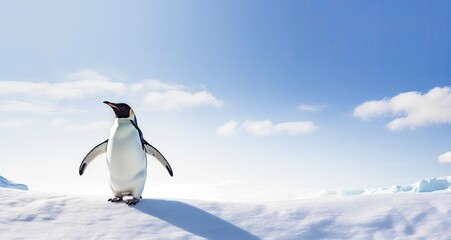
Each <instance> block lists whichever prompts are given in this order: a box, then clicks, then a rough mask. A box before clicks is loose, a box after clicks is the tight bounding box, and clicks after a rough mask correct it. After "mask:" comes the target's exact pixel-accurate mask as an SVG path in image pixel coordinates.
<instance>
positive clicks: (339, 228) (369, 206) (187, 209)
mask: <svg viewBox="0 0 451 240" xmlns="http://www.w3.org/2000/svg"><path fill="white" fill-rule="evenodd" d="M449 180H450V178H449V177H447V178H446V177H445V178H433V179H426V180H422V181H419V182H417V183H415V184H412V185H407V186H399V187H395V188H389V189H379V190H381V191H382V190H386V191H388V192H393V193H394V192H401V193H396V194H365V192H366V193H368V191H367V190H365V191H364V192H363V193H362V192H361V191H354V190H353V191H347V192H346V193H348V195H353V194H354V195H355V194H358V195H356V196H349V197H322V198H316V199H302V200H293V201H277V202H254V203H227V202H212V201H210V202H208V201H197V200H179V199H143V200H141V202H139V203H138V204H137V205H136V206H133V207H128V206H126V205H125V204H122V203H119V204H113V203H110V202H107V199H106V198H104V197H92V196H74V195H57V194H51V193H43V192H34V191H20V190H17V189H9V188H0V209H1V210H0V239H30V238H32V239H451V227H450V226H451V191H449V183H450V182H449ZM435 190H438V191H435ZM431 191H432V192H431ZM343 195H346V194H343Z"/></svg>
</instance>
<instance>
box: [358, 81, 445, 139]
mask: <svg viewBox="0 0 451 240" xmlns="http://www.w3.org/2000/svg"><path fill="white" fill-rule="evenodd" d="M450 109H451V89H450V87H443V88H441V87H436V88H433V89H431V90H429V92H427V93H425V94H422V93H419V92H406V93H401V94H399V95H397V96H395V97H392V98H385V99H382V100H378V101H368V102H365V103H363V104H361V105H359V106H357V107H356V108H355V109H354V116H355V117H357V118H361V119H364V120H370V119H373V118H378V117H383V116H390V117H394V119H393V120H392V121H390V122H389V123H388V124H387V127H388V128H389V129H390V130H403V129H405V128H412V129H413V128H416V127H423V126H428V125H433V124H447V123H448V124H449V123H451V111H450Z"/></svg>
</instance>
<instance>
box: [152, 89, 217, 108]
mask: <svg viewBox="0 0 451 240" xmlns="http://www.w3.org/2000/svg"><path fill="white" fill-rule="evenodd" d="M144 101H145V103H146V104H148V105H149V106H151V107H152V109H157V110H177V109H181V108H192V107H198V106H203V105H207V106H212V107H216V108H220V107H222V106H223V103H222V102H221V101H220V100H218V99H216V98H215V97H214V96H213V95H212V94H211V93H209V92H207V91H200V92H194V93H191V92H187V91H182V90H168V91H163V92H149V93H147V94H146V96H145V98H144Z"/></svg>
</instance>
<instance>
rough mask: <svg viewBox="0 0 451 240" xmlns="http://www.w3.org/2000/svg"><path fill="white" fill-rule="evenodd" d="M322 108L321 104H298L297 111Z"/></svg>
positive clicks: (314, 110)
mask: <svg viewBox="0 0 451 240" xmlns="http://www.w3.org/2000/svg"><path fill="white" fill-rule="evenodd" d="M323 108H324V106H322V105H312V104H301V105H299V107H298V109H299V111H303V112H319V111H321V110H322V109H323Z"/></svg>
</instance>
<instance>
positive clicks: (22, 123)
mask: <svg viewBox="0 0 451 240" xmlns="http://www.w3.org/2000/svg"><path fill="white" fill-rule="evenodd" d="M36 122H37V121H36V120H31V119H25V120H23V119H15V120H4V121H0V128H23V127H27V126H30V125H32V124H34V123H36Z"/></svg>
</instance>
